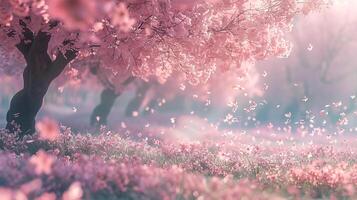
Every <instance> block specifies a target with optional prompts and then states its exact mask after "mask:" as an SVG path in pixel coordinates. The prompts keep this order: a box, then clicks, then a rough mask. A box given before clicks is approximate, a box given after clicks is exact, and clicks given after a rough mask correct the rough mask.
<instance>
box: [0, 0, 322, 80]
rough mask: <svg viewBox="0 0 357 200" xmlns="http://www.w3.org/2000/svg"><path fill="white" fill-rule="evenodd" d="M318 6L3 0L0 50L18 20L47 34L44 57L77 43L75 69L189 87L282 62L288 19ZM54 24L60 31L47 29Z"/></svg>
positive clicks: (243, 1)
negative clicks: (176, 77)
mask: <svg viewBox="0 0 357 200" xmlns="http://www.w3.org/2000/svg"><path fill="white" fill-rule="evenodd" d="M322 3H323V1H322V0H319V1H310V0H306V1H297V0H292V1H285V0H274V1H270V0H263V1H256V0H239V1H231V0H228V1H224V2H221V1H213V0H212V1H202V0H198V1H190V2H181V1H178V0H171V1H161V0H160V1H142V0H134V1H121V2H119V1H116V0H104V1H84V0H63V1H62V0H36V1H35V0H26V1H25V0H2V1H1V6H0V11H1V12H0V24H2V25H1V38H2V40H3V42H2V43H3V45H2V46H1V49H5V50H6V51H7V52H10V53H11V52H13V51H15V50H14V44H16V43H17V42H18V41H19V39H21V37H22V36H21V34H20V32H21V26H20V25H19V24H18V22H19V19H22V20H23V21H24V22H25V23H26V24H27V26H28V27H30V28H31V30H32V31H33V32H35V33H36V32H38V31H40V30H42V31H46V32H50V34H51V35H52V39H51V42H50V46H49V50H48V51H49V54H50V55H51V56H52V57H53V58H54V57H55V56H54V55H56V52H57V51H65V49H67V48H69V47H68V46H66V45H62V42H63V41H65V40H66V39H72V40H74V41H75V44H74V47H75V48H77V49H78V50H79V55H78V56H77V59H76V61H74V62H73V63H72V65H73V66H75V65H81V63H83V62H85V61H86V60H93V59H94V60H100V65H101V66H102V67H104V68H108V69H110V71H111V72H113V73H114V74H116V73H118V72H119V73H120V72H121V71H122V70H128V71H129V72H130V73H131V74H133V75H135V76H138V77H140V78H143V79H149V78H150V77H152V76H155V77H158V78H159V79H161V80H166V79H167V78H168V77H170V76H171V75H172V74H176V73H182V74H183V75H184V79H185V80H188V81H189V82H190V83H191V84H197V83H199V82H201V83H204V82H205V81H206V80H207V79H208V78H209V77H210V76H211V75H212V74H213V73H214V72H215V71H225V70H229V69H234V68H237V67H238V68H239V67H240V66H241V65H242V63H244V62H247V61H248V62H254V61H256V60H260V59H264V58H266V57H270V56H286V55H287V54H288V52H289V51H290V48H291V46H290V43H289V42H288V41H287V40H286V39H285V38H284V34H285V33H286V32H288V31H290V23H291V21H292V19H293V17H294V16H295V15H296V14H298V13H301V12H304V13H307V12H308V11H310V10H311V9H315V8H316V7H318V6H319V5H321V4H322ZM24 16H29V17H31V20H28V19H24ZM53 20H59V22H60V25H58V26H57V27H56V28H53V27H50V26H49V25H50V24H51V22H52V21H53ZM62 27H63V28H62ZM9 33H11V37H10V38H9V37H8V35H9ZM71 48H73V46H72V47H71ZM7 55H8V54H7ZM18 57H19V59H21V57H20V56H18Z"/></svg>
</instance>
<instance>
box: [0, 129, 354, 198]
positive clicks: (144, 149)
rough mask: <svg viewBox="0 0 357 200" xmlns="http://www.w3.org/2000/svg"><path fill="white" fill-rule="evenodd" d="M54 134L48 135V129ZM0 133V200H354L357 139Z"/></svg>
mask: <svg viewBox="0 0 357 200" xmlns="http://www.w3.org/2000/svg"><path fill="white" fill-rule="evenodd" d="M50 130H51V129H48V130H47V131H50ZM61 130H62V131H61V134H60V135H59V136H58V138H56V139H55V140H43V139H41V134H38V135H37V134H36V135H34V136H30V137H26V138H23V139H22V140H18V139H16V135H13V134H10V135H9V134H5V133H4V132H3V131H2V133H1V143H0V145H1V149H2V150H1V153H0V163H1V165H0V180H1V185H2V186H1V193H0V197H1V199H66V200H67V199H68V200H69V199H71V200H72V199H355V198H357V192H356V189H357V188H356V185H357V184H356V183H357V160H356V155H355V152H356V150H357V149H356V146H355V145H353V144H355V143H356V138H354V137H353V136H350V137H349V136H344V137H336V136H334V137H331V136H330V137H321V136H318V137H317V136H311V135H309V136H305V137H303V136H299V135H289V134H283V133H281V134H274V133H272V131H266V132H260V131H252V132H251V133H241V132H240V133H239V132H238V133H229V134H228V133H226V134H223V135H222V134H220V133H218V132H216V133H213V132H212V133H210V134H209V135H205V136H204V137H203V138H205V139H203V138H202V139H201V140H200V141H195V142H179V143H177V142H176V143H172V142H169V141H164V140H162V139H153V140H152V141H150V140H148V139H147V138H146V139H142V140H137V141H133V140H132V139H128V138H127V137H126V136H124V135H121V134H117V133H112V132H103V133H101V134H100V135H97V136H93V135H90V134H87V135H81V134H74V133H73V132H72V131H71V130H70V128H65V127H61Z"/></svg>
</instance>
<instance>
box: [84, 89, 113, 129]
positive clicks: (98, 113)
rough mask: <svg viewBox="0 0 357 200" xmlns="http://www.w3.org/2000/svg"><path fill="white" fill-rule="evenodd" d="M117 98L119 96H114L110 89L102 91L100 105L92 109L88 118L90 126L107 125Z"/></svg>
mask: <svg viewBox="0 0 357 200" xmlns="http://www.w3.org/2000/svg"><path fill="white" fill-rule="evenodd" d="M118 96H119V94H116V93H115V91H114V90H112V89H110V88H106V89H104V90H103V91H102V94H101V95H100V103H99V105H97V106H96V107H95V108H94V110H93V112H92V115H91V117H90V124H91V126H95V127H100V126H102V125H107V119H108V116H109V114H110V111H111V109H112V107H113V105H114V102H115V100H116V99H117V98H118Z"/></svg>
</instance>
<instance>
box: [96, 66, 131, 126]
mask: <svg viewBox="0 0 357 200" xmlns="http://www.w3.org/2000/svg"><path fill="white" fill-rule="evenodd" d="M91 73H92V74H94V75H96V76H97V77H98V79H99V80H100V82H102V84H103V86H104V87H105V88H104V90H103V91H102V93H101V95H100V103H99V104H98V105H97V106H96V107H95V108H94V110H93V112H92V114H91V117H90V125H91V126H94V127H97V128H100V126H102V125H107V122H108V116H109V114H110V111H111V110H112V108H113V105H114V103H115V100H116V99H117V98H118V97H119V96H120V95H121V93H116V92H115V86H114V85H113V84H112V83H111V82H110V81H109V80H108V79H107V77H106V76H105V74H102V73H101V72H100V71H99V69H98V66H94V67H92V68H91ZM133 80H134V77H129V78H128V79H127V80H125V81H124V82H123V83H122V85H123V86H127V85H129V84H130V83H131V82H132V81H133Z"/></svg>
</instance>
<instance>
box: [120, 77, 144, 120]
mask: <svg viewBox="0 0 357 200" xmlns="http://www.w3.org/2000/svg"><path fill="white" fill-rule="evenodd" d="M149 88H150V86H149V84H146V83H143V85H141V86H140V87H138V89H137V91H136V94H135V97H134V98H133V99H132V100H131V101H130V102H129V104H128V106H127V107H126V109H125V115H126V116H127V117H132V116H133V113H134V112H139V109H140V107H142V104H143V101H144V99H145V97H146V93H147V91H148V89H149Z"/></svg>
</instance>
